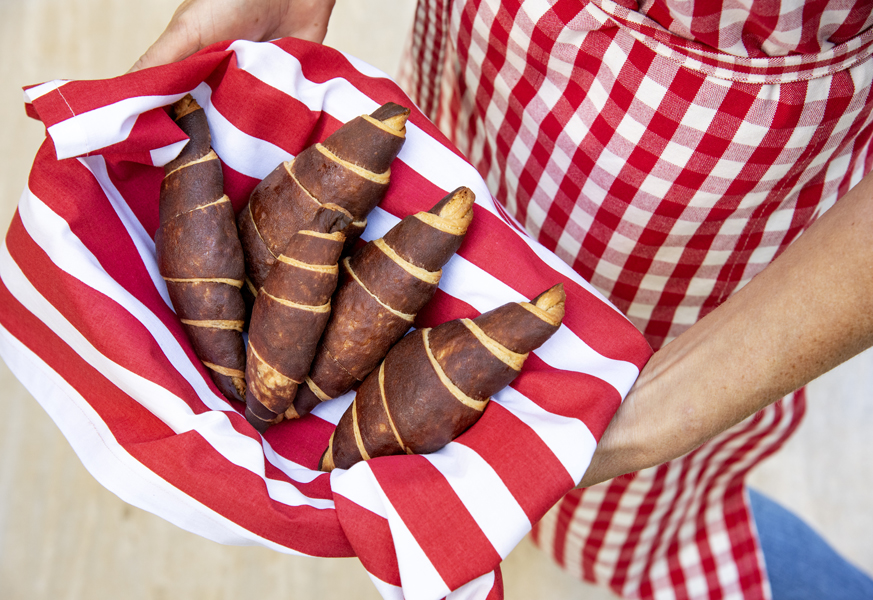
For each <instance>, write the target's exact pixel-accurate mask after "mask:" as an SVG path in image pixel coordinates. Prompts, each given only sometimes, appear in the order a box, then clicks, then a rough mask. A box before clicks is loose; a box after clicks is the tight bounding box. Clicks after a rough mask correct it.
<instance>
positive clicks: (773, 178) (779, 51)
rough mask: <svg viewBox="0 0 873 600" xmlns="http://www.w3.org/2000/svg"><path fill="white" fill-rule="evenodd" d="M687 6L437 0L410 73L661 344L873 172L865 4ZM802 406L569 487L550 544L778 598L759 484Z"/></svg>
mask: <svg viewBox="0 0 873 600" xmlns="http://www.w3.org/2000/svg"><path fill="white" fill-rule="evenodd" d="M673 4H675V5H677V6H678V8H676V7H675V6H674V7H670V6H668V5H669V3H668V2H660V1H657V2H652V1H649V2H645V3H643V7H642V8H641V10H640V12H637V11H634V10H631V9H630V8H628V7H627V6H622V5H620V4H616V3H614V2H610V1H609V0H592V1H591V2H583V1H579V0H553V1H545V0H543V1H538V2H535V1H527V2H521V1H520V0H510V1H503V2H499V1H497V0H470V1H466V2H464V1H461V0H457V1H456V2H454V3H447V2H444V1H442V0H421V1H420V2H419V7H418V11H417V15H416V22H415V30H414V35H413V38H412V43H411V45H410V53H411V60H409V61H408V65H409V66H410V67H411V69H410V72H408V73H404V75H403V79H404V81H405V83H406V84H407V88H408V90H409V91H410V93H411V94H412V95H413V97H414V98H415V99H416V101H417V102H418V104H419V106H420V107H422V109H423V110H424V111H425V112H426V113H428V114H429V115H430V116H431V118H432V119H434V121H436V122H437V123H438V124H439V125H440V127H441V129H442V130H443V131H444V132H446V134H447V135H449V137H450V138H451V139H452V141H453V142H454V143H455V144H456V145H457V147H458V148H459V149H460V150H461V151H462V152H464V153H465V154H466V155H467V157H468V159H469V160H470V161H471V162H472V163H473V164H474V165H475V166H476V167H477V169H478V170H479V171H480V173H482V175H483V177H485V178H486V181H487V183H488V185H489V186H490V188H491V191H492V193H493V194H494V195H495V197H496V198H497V199H498V201H499V202H500V203H501V204H502V205H503V206H504V207H505V208H506V210H507V211H508V212H509V213H510V214H511V215H512V216H514V217H515V218H516V219H517V220H518V221H519V222H520V223H521V224H522V225H523V226H524V227H525V228H526V229H527V230H528V231H529V232H530V233H531V234H532V235H533V236H534V237H536V238H537V239H538V240H539V241H540V242H541V243H543V244H544V245H545V246H547V247H548V248H550V249H552V250H553V251H554V252H555V253H556V254H558V255H559V256H560V257H562V258H563V259H564V260H566V261H567V262H568V263H569V264H570V265H572V266H573V267H574V268H575V269H576V271H577V272H579V273H580V274H582V275H583V276H584V277H585V278H586V279H588V280H589V281H591V282H592V283H593V284H594V285H595V287H597V288H598V289H599V290H601V291H602V292H603V293H604V294H605V295H606V296H607V297H608V298H609V299H610V300H611V301H612V302H613V303H614V304H615V305H616V306H618V307H619V308H620V309H621V310H623V311H624V312H625V313H626V314H627V315H628V316H629V318H630V319H631V320H632V321H633V322H634V324H635V325H636V326H637V327H638V328H639V329H640V330H641V331H642V332H643V333H644V334H645V336H646V337H647V339H648V340H649V342H650V343H651V344H652V346H653V347H654V348H655V349H657V348H659V347H661V346H663V345H664V344H665V343H667V342H669V341H670V340H671V339H673V338H675V337H676V336H677V335H679V334H680V333H681V332H682V331H684V330H685V329H687V328H688V327H689V326H691V325H692V324H693V323H695V322H696V321H697V320H698V319H700V318H701V317H702V316H703V315H705V314H706V313H708V312H709V311H711V310H712V309H714V308H715V307H716V306H718V305H719V304H721V302H723V301H724V300H725V299H726V298H727V297H728V296H730V295H731V294H733V293H734V292H736V291H737V290H738V289H739V288H740V287H742V286H743V285H744V284H746V283H747V282H748V281H749V280H750V279H751V278H752V277H753V276H754V275H755V274H757V273H759V272H760V271H761V270H762V269H763V268H764V267H765V266H766V265H767V264H769V263H770V262H771V261H772V260H773V259H774V258H775V257H776V256H778V255H779V253H781V251H782V250H784V249H785V248H786V247H787V246H788V245H789V244H790V243H791V242H792V241H793V240H795V239H796V238H797V237H798V236H799V235H800V234H801V233H802V232H803V231H804V230H805V229H806V228H807V227H808V226H809V225H810V224H811V223H812V222H813V221H814V220H815V219H816V218H817V217H818V216H819V215H821V214H822V213H823V212H824V211H825V210H826V209H827V208H828V207H829V206H831V205H833V203H834V202H836V200H837V199H838V198H839V197H840V196H841V195H843V194H844V193H845V192H846V191H847V190H848V189H850V188H851V186H852V185H854V184H855V183H857V182H858V181H859V180H860V179H861V178H862V177H863V176H864V175H865V174H866V173H867V172H869V171H870V169H871V156H870V155H869V152H868V147H869V145H870V137H871V124H873V117H871V110H870V109H871V98H870V88H871V86H870V84H871V78H873V61H871V58H870V56H871V53H873V31H871V30H869V25H870V22H871V7H870V3H869V2H868V3H866V6H864V5H860V3H859V6H854V5H853V4H852V3H851V2H850V3H845V2H843V3H840V2H831V3H826V2H825V3H806V5H807V6H806V8H805V9H804V7H803V3H795V4H797V7H796V8H795V7H792V6H789V4H791V3H788V2H783V3H782V6H781V7H780V6H779V3H765V4H766V5H765V6H763V7H762V3H760V2H758V3H752V4H753V5H754V8H753V9H752V10H750V9H749V8H748V7H747V8H746V9H744V10H745V12H742V10H741V9H742V7H739V8H738V7H736V6H733V5H731V3H729V2H726V3H723V5H722V6H718V5H716V3H710V5H715V8H713V7H712V6H710V7H708V9H701V7H699V6H693V4H692V3H681V4H680V3H673ZM699 4H702V3H698V5H699ZM813 4H814V6H813ZM774 5H775V8H776V10H773V7H774ZM703 10H710V11H713V12H711V13H707V14H703V12H702V11H703ZM756 10H757V12H756ZM683 11H684V12H683ZM644 13H648V16H647V15H646V14H644ZM810 15H813V17H811V16H810ZM689 38H696V40H697V41H691V40H690V39H689ZM716 47H717V48H721V50H716V49H715V48H716ZM741 350H742V349H739V351H741ZM804 406H805V403H804V395H803V393H802V391H800V392H797V393H795V394H792V395H791V396H789V397H787V398H785V399H783V400H781V401H780V402H777V403H776V404H774V405H772V406H770V407H768V408H767V409H765V410H763V411H761V412H760V413H758V414H757V415H755V416H754V417H753V418H750V419H748V420H747V421H745V422H743V423H741V424H739V425H737V426H736V427H734V428H732V429H730V430H728V431H726V432H724V433H723V434H721V435H719V436H717V437H716V438H715V439H713V440H711V441H710V442H708V443H707V444H705V445H704V446H702V447H701V448H699V449H698V450H696V451H695V452H692V453H691V454H689V455H687V456H685V457H683V458H681V459H679V460H675V461H673V462H671V463H668V464H665V465H662V466H660V467H657V468H653V469H648V470H645V471H642V472H640V473H637V474H635V476H625V477H620V478H618V479H616V480H613V481H609V482H606V483H603V484H601V485H598V486H594V487H592V488H589V489H587V490H584V491H578V490H577V491H573V492H571V493H569V494H568V495H567V496H565V497H564V498H563V499H562V500H561V501H560V502H558V503H557V505H556V506H555V507H554V508H553V509H552V510H551V511H550V512H549V513H548V514H547V515H546V517H545V518H544V519H543V520H542V521H541V522H540V523H539V524H538V525H537V526H536V527H535V528H534V531H533V536H534V539H535V540H536V542H537V543H538V544H539V545H540V547H542V548H543V549H544V550H545V551H547V552H549V553H551V554H552V555H553V557H554V558H555V560H556V561H557V562H558V563H559V564H561V565H562V566H563V567H564V568H566V569H567V570H568V571H569V572H571V573H573V574H575V575H577V576H579V577H583V578H584V579H586V580H588V581H592V582H596V583H599V584H603V585H607V586H609V587H610V588H611V589H612V590H614V591H615V592H617V593H619V594H621V595H623V596H625V597H631V598H636V597H641V598H655V597H657V598H673V597H677V598H740V597H744V598H768V597H770V589H769V584H768V581H767V577H766V571H765V566H764V562H763V557H762V554H761V551H760V548H759V545H758V542H757V535H756V532H755V529H754V523H753V521H752V519H751V516H750V513H749V509H748V504H747V502H746V498H745V494H744V487H743V478H744V476H745V474H746V473H747V472H748V471H749V469H750V468H751V467H753V466H754V465H755V464H756V463H757V462H758V461H760V460H761V459H763V458H764V457H766V456H768V455H769V454H772V453H773V452H775V451H776V450H777V449H778V448H779V447H780V446H781V445H782V443H783V442H784V441H785V439H786V438H787V437H788V436H789V435H790V434H791V433H792V432H793V431H794V429H796V427H797V425H798V424H799V422H800V419H801V417H802V414H803V412H804Z"/></svg>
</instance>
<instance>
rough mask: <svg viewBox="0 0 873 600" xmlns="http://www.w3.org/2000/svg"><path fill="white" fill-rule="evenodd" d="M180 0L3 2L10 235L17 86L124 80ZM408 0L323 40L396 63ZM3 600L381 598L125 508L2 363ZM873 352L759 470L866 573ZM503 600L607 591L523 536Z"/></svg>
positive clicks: (32, 139) (870, 529)
mask: <svg viewBox="0 0 873 600" xmlns="http://www.w3.org/2000/svg"><path fill="white" fill-rule="evenodd" d="M176 4H177V0H149V2H147V3H146V2H130V1H129V0H65V1H63V2H62V1H60V0H27V1H26V2H25V1H24V0H0V56H3V60H2V61H0V83H2V85H0V136H2V137H0V140H2V143H0V156H2V161H0V173H2V176H0V221H2V226H3V228H4V230H5V227H6V224H8V222H9V220H10V219H11V217H12V214H13V212H14V210H15V206H16V203H17V200H18V197H19V195H20V194H21V191H22V190H23V189H24V186H25V185H26V178H27V173H28V170H29V166H30V162H31V160H32V158H33V156H34V154H35V152H36V150H37V147H38V146H39V144H40V143H41V141H42V139H43V135H44V132H43V127H42V125H41V124H40V123H38V122H36V121H32V120H29V119H27V118H26V117H25V115H24V110H23V103H22V95H21V86H23V85H27V84H34V83H40V82H42V81H46V80H50V79H56V78H66V79H95V78H105V77H111V76H115V75H119V74H121V73H123V72H125V71H126V70H127V69H128V68H129V67H130V65H132V64H133V63H134V62H135V60H136V59H137V57H138V56H139V55H140V54H141V53H142V52H143V51H144V50H145V48H147V47H148V45H149V44H151V42H152V41H153V40H154V39H155V38H156V37H157V36H158V34H159V33H160V32H161V30H162V29H163V28H164V26H165V24H166V22H167V21H168V20H169V18H170V16H171V14H172V12H173V10H174V9H175V7H176ZM413 5H414V1H413V0H403V1H402V2H401V1H398V0H379V1H375V0H368V2H366V3H364V2H356V1H354V0H340V1H339V2H338V3H337V9H336V11H335V14H334V18H333V20H332V21H331V27H330V30H329V33H328V39H327V40H326V43H328V44H330V45H333V46H335V47H338V48H340V49H342V50H345V51H347V52H350V53H351V54H354V55H356V56H358V57H359V58H361V59H363V60H366V61H368V62H370V63H372V64H374V65H376V66H378V67H380V68H382V69H383V70H385V71H386V72H388V73H395V72H396V69H397V67H398V65H399V60H400V50H401V48H402V45H403V44H404V42H405V38H406V33H407V32H408V29H409V23H410V21H411V15H412V9H413ZM0 390H2V396H0V398H2V406H3V409H4V410H3V416H4V418H3V420H2V422H0V598H2V599H4V600H41V599H53V600H54V599H79V598H88V599H90V600H103V599H116V598H125V599H131V600H137V599H150V600H151V599H153V600H158V599H163V598H174V599H175V598H198V599H213V598H214V599H225V598H228V599H230V598H242V597H246V598H249V597H250V598H258V599H260V600H271V599H274V598H275V599H278V598H282V599H287V598H299V599H316V598H318V599H322V598H352V599H362V600H363V599H377V598H379V596H378V594H377V593H376V591H375V588H374V587H373V586H372V584H371V583H370V581H369V579H368V577H367V575H366V573H365V572H364V570H363V568H362V567H361V566H360V564H359V563H358V562H357V560H356V559H315V558H308V557H297V556H287V555H283V554H279V553H276V552H273V551H269V550H265V549H262V548H254V547H230V546H222V545H219V544H216V543H213V542H210V541H207V540H205V539H202V538H199V537H197V536H195V535H193V534H190V533H188V532H185V531H182V530H180V529H178V528H176V527H175V526H173V525H170V524H169V523H167V522H165V521H163V520H161V519H159V518H157V517H155V516H154V515H151V514H149V513H147V512H145V511H142V510H140V509H138V508H134V507H132V506H130V505H127V504H125V503H124V502H122V501H121V500H119V499H118V498H117V497H115V496H114V495H113V494H111V493H110V492H108V491H107V490H105V489H104V488H103V487H101V486H100V485H99V484H98V483H97V482H96V481H95V480H94V479H93V478H92V477H91V476H90V475H89V474H88V473H87V472H86V471H85V469H84V468H83V467H82V465H81V463H80V462H79V460H78V459H77V458H76V456H75V454H73V452H72V450H71V449H70V446H69V444H68V443H67V441H66V440H65V439H64V438H63V437H62V436H61V434H60V433H59V431H58V429H57V428H56V427H55V425H54V424H53V422H52V421H51V419H50V418H49V416H48V415H47V414H46V413H45V412H44V411H43V410H42V408H41V407H40V406H39V405H38V404H37V403H36V401H35V400H34V399H33V398H32V397H31V396H30V395H29V394H28V393H27V391H26V390H25V389H24V388H23V387H22V386H21V384H20V383H18V382H17V381H16V380H15V379H14V377H13V376H12V375H11V373H10V372H9V370H8V369H7V368H6V366H5V365H3V364H2V363H0ZM871 390H873V354H871V353H870V352H868V353H866V354H864V355H862V356H861V357H859V358H857V359H855V360H853V361H851V362H850V363H848V364H847V365H844V366H843V367H841V368H840V369H839V370H838V372H835V373H832V374H829V375H828V376H826V377H824V378H822V379H821V380H819V381H817V382H815V384H814V385H813V386H811V390H810V405H811V407H810V411H809V414H808V417H807V419H806V421H805V423H804V425H803V426H802V431H801V432H800V434H799V435H797V436H796V437H795V438H794V439H792V440H791V441H790V442H789V444H788V447H787V448H786V449H785V450H784V451H783V452H781V453H780V454H779V455H777V456H776V457H774V459H772V460H771V461H769V462H768V463H767V464H765V465H763V466H761V467H759V468H758V469H757V470H756V471H755V472H754V473H753V475H752V482H753V484H754V485H756V486H757V487H758V488H759V489H761V490H763V491H765V492H767V493H769V494H770V495H771V496H773V497H775V498H777V499H779V500H780V501H781V502H783V503H784V504H785V505H787V506H789V507H791V508H793V509H794V510H796V511H797V512H799V513H800V514H801V515H803V516H804V517H805V518H806V519H807V520H808V521H809V522H810V523H811V524H813V526H815V527H816V528H817V529H818V530H819V531H821V532H823V533H824V534H825V535H826V537H827V538H828V539H829V540H831V542H832V543H833V544H834V545H835V546H836V547H837V548H838V549H840V550H841V551H842V552H843V553H844V554H846V555H847V556H849V557H850V558H851V559H852V560H853V561H855V562H856V563H857V564H859V565H860V566H862V567H863V568H865V569H867V570H868V571H870V570H873V511H871V510H870V508H869V507H870V505H871V500H873V491H871V483H870V482H871V480H873V461H871V460H870V459H871V450H873V443H871V441H870V436H871V433H870V432H871V431H873V401H871V397H870V396H871ZM503 571H504V581H505V584H506V598H507V599H508V600H515V599H522V598H524V599H528V598H594V599H598V598H610V597H612V596H611V595H610V594H609V593H608V592H607V591H604V590H600V589H596V588H593V587H591V586H588V585H587V584H584V583H581V582H577V581H575V580H573V579H572V578H570V577H569V576H568V575H566V574H564V573H563V572H561V571H560V570H559V569H558V568H557V567H556V566H555V565H553V564H552V563H551V562H550V561H549V559H548V558H546V557H545V556H544V555H543V554H542V553H540V552H539V551H538V550H536V549H535V548H534V547H533V546H532V545H531V544H530V543H529V542H528V541H527V540H525V541H524V542H522V544H521V545H520V546H519V547H518V548H517V549H516V550H515V551H514V552H513V553H512V554H511V555H510V556H509V558H508V559H507V560H506V561H505V563H504V565H503Z"/></svg>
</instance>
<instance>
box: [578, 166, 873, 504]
mask: <svg viewBox="0 0 873 600" xmlns="http://www.w3.org/2000/svg"><path fill="white" fill-rule="evenodd" d="M871 233H873V177H870V176H868V177H866V178H865V180H864V181H862V182H861V183H860V184H859V185H858V186H856V187H855V188H854V189H853V190H852V191H851V192H849V193H848V194H847V195H846V196H845V197H844V198H843V199H841V200H840V201H839V202H838V203H837V204H836V205H835V206H834V207H833V208H831V209H830V210H829V211H827V212H826V213H825V215H823V216H822V217H821V218H820V219H819V220H818V221H817V222H816V223H815V224H814V225H813V226H811V227H810V228H809V230H807V231H806V232H805V233H804V234H803V235H802V236H801V237H800V238H799V239H798V240H797V241H796V242H795V243H794V244H792V245H791V246H790V247H789V248H788V249H787V250H786V251H785V252H784V253H783V254H782V255H781V256H780V257H779V258H778V259H776V260H775V261H774V262H773V263H772V264H771V265H769V266H768V267H767V268H766V269H764V270H763V271H762V272H761V273H760V274H758V275H757V276H756V277H754V278H753V279H752V281H751V282H749V284H748V285H746V286H745V287H744V288H743V289H742V290H740V291H739V292H738V293H737V294H735V295H734V296H733V297H731V298H730V299H728V300H727V301H726V302H725V303H724V304H722V305H721V306H719V307H718V308H717V309H715V310H714V311H712V312H711V313H710V314H708V315H707V316H706V317H704V318H703V319H701V320H700V321H699V322H698V323H696V324H695V325H694V326H693V327H691V328H689V329H688V330H687V331H686V332H685V333H683V334H682V335H680V336H679V337H677V338H676V339H675V340H674V341H672V342H671V343H669V344H667V345H666V346H664V348H662V349H661V350H660V351H659V352H656V353H655V355H654V356H653V357H652V359H651V360H650V361H649V363H648V364H647V365H646V367H645V368H644V369H643V371H642V373H641V374H640V378H639V380H638V381H637V382H636V384H635V385H634V387H633V389H632V390H631V392H630V394H629V395H628V397H627V399H626V400H625V402H624V403H623V404H622V406H621V408H620V409H619V410H618V412H617V413H616V415H615V417H614V418H613V421H612V423H611V424H610V426H609V428H607V430H606V432H605V433H604V435H603V438H602V439H601V442H600V444H599V446H598V449H597V452H596V453H595V455H594V459H593V460H592V463H591V467H590V468H589V469H588V472H587V473H586V474H585V477H584V478H583V480H582V483H581V484H580V486H582V487H585V486H588V485H592V484H594V483H598V482H600V481H604V480H606V479H610V478H612V477H615V476H617V475H620V474H623V473H628V472H632V471H636V470H639V469H642V468H645V467H650V466H654V465H657V464H661V463H663V462H666V461H668V460H671V459H674V458H677V457H679V456H682V455H684V454H686V453H687V452H690V451H691V450H693V449H695V448H697V447H698V446H700V445H701V444H703V443H704V442H706V441H707V440H709V439H710V438H712V437H713V436H715V435H716V434H718V433H720V432H721V431H724V430H725V429H727V428H728V427H730V426H732V425H734V424H736V423H738V422H740V421H742V420H743V419H745V418H746V417H748V416H750V415H752V414H754V413H755V412H756V411H758V410H760V409H762V408H764V407H765V406H767V405H769V404H771V403H773V402H775V401H776V400H778V399H780V398H782V397H783V396H784V395H786V394H788V393H790V392H792V391H793V390H796V389H797V388H799V387H801V386H803V385H805V384H806V383H808V382H809V381H811V380H813V379H815V378H816V377H818V376H819V375H821V374H823V373H825V372H827V371H829V370H830V369H832V368H834V367H835V366H837V365H839V364H840V363H841V362H843V361H845V360H847V359H849V358H851V357H852V356H854V355H855V354H857V353H859V352H861V351H862V350H864V349H865V348H867V347H870V346H871V345H873V235H871Z"/></svg>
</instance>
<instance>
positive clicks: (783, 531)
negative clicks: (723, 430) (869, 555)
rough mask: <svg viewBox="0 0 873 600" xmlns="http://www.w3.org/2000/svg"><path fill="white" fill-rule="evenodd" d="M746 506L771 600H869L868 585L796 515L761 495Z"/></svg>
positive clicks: (871, 584) (872, 584) (872, 591)
mask: <svg viewBox="0 0 873 600" xmlns="http://www.w3.org/2000/svg"><path fill="white" fill-rule="evenodd" d="M748 492H749V500H750V504H751V507H752V514H753V515H754V518H755V525H756V526H757V528H758V536H759V537H760V540H761V548H762V550H763V552H764V562H765V563H766V565H767V575H768V577H769V579H770V587H771V588H772V590H773V599H774V600H867V599H871V600H873V579H871V578H870V576H869V575H867V574H866V573H864V572H863V571H861V570H860V569H859V568H857V567H856V566H854V565H853V564H851V563H850V562H849V561H847V560H846V559H844V558H843V557H842V556H840V555H839V554H838V553H837V552H836V551H835V550H834V549H833V548H831V546H830V545H829V544H828V543H827V542H826V541H825V540H824V539H823V538H822V537H821V536H820V535H819V534H817V533H816V532H815V531H813V529H812V528H811V527H810V526H809V525H807V524H806V523H804V522H803V521H802V520H801V519H800V518H799V517H797V515H795V514H794V513H792V512H790V511H789V510H787V509H785V508H783V507H782V506H781V505H779V504H777V503H776V502H774V501H773V500H771V499H770V498H767V497H766V496H764V495H763V494H761V493H760V492H756V491H755V490H752V489H749V490H748Z"/></svg>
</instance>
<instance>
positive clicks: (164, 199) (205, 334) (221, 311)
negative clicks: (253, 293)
mask: <svg viewBox="0 0 873 600" xmlns="http://www.w3.org/2000/svg"><path fill="white" fill-rule="evenodd" d="M173 113H174V114H175V117H176V120H177V124H178V125H179V127H180V128H181V129H182V131H184V132H185V134H187V135H188V137H189V142H188V144H186V146H185V148H183V150H182V152H181V153H180V155H179V156H178V157H177V158H176V159H175V160H173V161H171V162H170V163H168V164H167V165H166V166H165V168H164V173H165V177H164V180H163V182H162V184H161V192H160V204H159V213H160V223H161V224H160V227H159V228H158V231H157V234H156V236H155V251H156V257H157V262H158V269H159V271H160V273H161V275H162V276H163V277H164V279H165V280H166V281H167V289H168V292H169V295H170V300H171V302H172V304H173V307H174V308H175V309H176V313H177V315H178V317H179V319H180V320H181V322H182V324H183V327H184V328H185V331H186V333H187V334H188V337H189V339H190V340H191V342H192V345H193V346H194V351H195V353H196V354H197V356H198V357H199V358H200V360H201V361H202V362H203V364H204V365H205V366H206V367H207V369H208V370H209V373H210V376H211V377H212V379H213V381H214V382H215V384H216V386H217V387H218V389H219V390H220V391H221V393H222V394H223V395H224V396H225V397H227V398H229V399H235V400H243V398H244V397H245V393H246V391H245V380H244V371H245V346H244V343H243V338H242V327H243V323H244V320H245V302H244V301H243V298H242V294H241V292H240V288H241V286H242V282H243V280H244V278H245V265H244V255H243V251H242V247H241V245H240V241H239V237H238V234H237V230H236V223H235V216H234V213H233V206H232V205H231V203H230V200H229V199H228V198H227V196H225V195H224V193H223V176H222V171H221V162H220V160H219V159H218V157H217V156H216V155H215V153H214V152H213V151H212V149H211V138H210V134H209V124H208V123H207V121H206V114H205V112H204V111H203V109H202V108H200V107H199V106H198V105H197V103H196V101H194V99H193V98H191V97H190V96H186V97H185V98H183V99H182V100H181V101H179V102H177V103H176V104H175V105H174V107H173Z"/></svg>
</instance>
